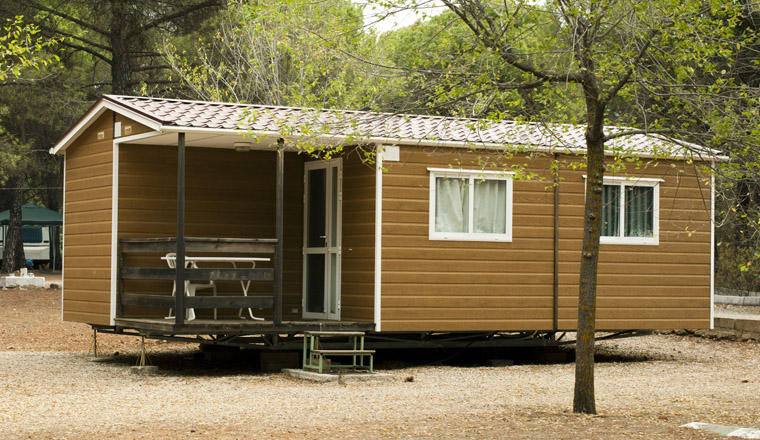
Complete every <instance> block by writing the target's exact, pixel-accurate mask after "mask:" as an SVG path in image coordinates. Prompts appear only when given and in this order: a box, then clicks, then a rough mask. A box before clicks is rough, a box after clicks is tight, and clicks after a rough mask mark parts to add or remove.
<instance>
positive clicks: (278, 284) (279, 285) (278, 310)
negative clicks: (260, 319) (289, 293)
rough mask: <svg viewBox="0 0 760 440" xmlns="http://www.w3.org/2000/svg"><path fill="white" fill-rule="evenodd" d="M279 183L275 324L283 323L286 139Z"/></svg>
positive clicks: (280, 142) (281, 149)
mask: <svg viewBox="0 0 760 440" xmlns="http://www.w3.org/2000/svg"><path fill="white" fill-rule="evenodd" d="M277 144H278V147H277V185H276V188H277V189H276V197H275V233H276V235H277V244H276V245H275V250H274V325H275V326H278V325H280V324H282V260H283V255H282V252H283V243H282V239H283V211H284V206H285V205H284V192H285V148H284V144H285V141H284V139H282V138H280V139H278V140H277Z"/></svg>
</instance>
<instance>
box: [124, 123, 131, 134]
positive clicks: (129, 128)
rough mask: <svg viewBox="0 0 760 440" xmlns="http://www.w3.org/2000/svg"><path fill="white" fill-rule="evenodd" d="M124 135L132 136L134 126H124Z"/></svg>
mask: <svg viewBox="0 0 760 440" xmlns="http://www.w3.org/2000/svg"><path fill="white" fill-rule="evenodd" d="M124 134H125V135H126V134H132V126H131V125H125V126H124Z"/></svg>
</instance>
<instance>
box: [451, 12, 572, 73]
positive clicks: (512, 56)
mask: <svg viewBox="0 0 760 440" xmlns="http://www.w3.org/2000/svg"><path fill="white" fill-rule="evenodd" d="M442 2H443V4H444V5H446V7H447V8H449V9H450V10H451V11H452V12H454V13H455V14H456V15H457V16H459V18H460V19H461V20H462V22H464V24H465V25H467V27H469V28H470V30H471V31H472V32H473V33H474V34H475V36H476V37H477V38H478V39H479V40H480V41H481V42H482V43H483V45H484V46H485V47H487V48H489V49H491V50H493V51H494V52H496V53H497V54H498V55H499V57H501V59H503V60H504V61H506V62H507V64H509V65H511V66H513V67H515V68H517V69H519V70H521V71H523V72H525V73H529V74H531V75H533V76H535V77H536V78H538V79H540V80H542V81H543V82H574V83H581V82H583V76H582V75H581V74H579V73H574V72H567V73H558V72H546V71H543V70H540V69H539V68H538V67H536V66H534V65H532V64H530V63H528V62H526V61H523V60H522V59H521V58H520V56H519V55H518V54H516V53H515V52H514V50H513V49H512V48H511V47H509V46H507V45H506V44H504V43H505V42H504V41H503V40H502V39H499V38H496V32H495V30H494V31H493V32H490V31H488V30H487V29H486V28H485V26H483V25H481V24H479V22H480V20H481V19H482V20H486V21H487V22H489V23H490V25H493V22H492V21H491V20H490V19H488V18H487V17H484V16H483V17H478V16H477V15H474V14H478V12H476V10H475V7H476V5H479V6H481V8H482V4H481V3H480V2H475V3H474V4H473V3H472V2H468V1H465V0H463V1H462V2H461V3H462V4H463V5H464V9H468V11H466V10H464V9H463V8H461V7H458V6H456V5H455V4H454V3H453V2H452V0H442ZM468 6H469V7H468ZM481 13H482V12H481ZM483 14H484V13H483ZM484 15H485V14H484ZM471 18H472V19H474V20H476V21H477V22H473V20H472V19H471ZM484 32H488V34H486V33H484Z"/></svg>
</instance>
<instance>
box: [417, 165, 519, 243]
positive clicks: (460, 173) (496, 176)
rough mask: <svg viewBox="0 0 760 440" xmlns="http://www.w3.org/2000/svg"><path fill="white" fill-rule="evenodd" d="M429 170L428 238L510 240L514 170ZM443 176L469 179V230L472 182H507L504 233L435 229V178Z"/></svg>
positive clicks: (473, 195)
mask: <svg viewBox="0 0 760 440" xmlns="http://www.w3.org/2000/svg"><path fill="white" fill-rule="evenodd" d="M428 171H429V172H430V204H429V209H430V210H429V215H428V218H429V221H430V222H429V223H430V224H429V233H428V237H429V239H430V240H451V241H497V242H511V241H512V182H513V180H514V175H515V173H514V172H508V171H490V170H488V171H485V170H462V169H449V168H428ZM439 177H443V178H456V179H469V180H470V185H469V191H470V197H469V214H470V217H469V218H470V219H471V221H470V230H471V231H472V228H473V227H474V223H475V222H474V221H472V219H474V215H473V211H474V206H475V190H474V184H476V182H477V181H479V180H501V181H504V182H506V183H507V190H506V198H507V202H506V212H505V229H506V233H504V234H488V233H483V232H439V231H436V230H435V212H436V209H435V208H436V206H435V201H436V197H435V196H436V194H435V187H436V185H435V179H437V178H439Z"/></svg>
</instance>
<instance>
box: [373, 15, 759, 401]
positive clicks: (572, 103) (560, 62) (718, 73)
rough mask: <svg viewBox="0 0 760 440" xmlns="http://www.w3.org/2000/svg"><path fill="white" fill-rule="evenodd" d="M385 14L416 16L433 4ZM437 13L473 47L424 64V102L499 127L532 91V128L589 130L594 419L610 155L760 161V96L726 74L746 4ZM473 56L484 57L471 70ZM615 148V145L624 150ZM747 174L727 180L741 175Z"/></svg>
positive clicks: (586, 335)
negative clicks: (727, 154)
mask: <svg viewBox="0 0 760 440" xmlns="http://www.w3.org/2000/svg"><path fill="white" fill-rule="evenodd" d="M381 3H383V4H384V5H385V6H389V5H394V4H395V5H399V4H407V5H411V6H413V7H421V6H423V5H426V4H429V3H430V2H429V1H423V0H412V1H407V2H395V1H383V2H381ZM442 3H443V4H444V5H445V6H446V7H447V8H448V9H449V10H450V11H451V12H452V13H453V14H454V15H455V16H456V17H458V21H457V22H455V24H454V25H453V26H456V27H460V28H461V27H462V26H464V27H465V28H466V29H468V30H469V32H470V40H469V41H470V42H471V43H469V44H465V45H463V46H462V47H456V46H454V45H452V46H449V47H454V48H455V49H456V50H454V51H452V53H456V54H457V56H461V58H460V59H462V60H464V61H465V62H463V63H461V64H455V63H449V62H444V63H439V64H436V63H437V61H436V62H434V63H432V64H431V63H428V64H425V67H432V68H433V70H431V71H427V72H425V74H426V75H427V74H430V73H435V74H436V75H437V78H436V81H437V85H436V86H435V87H434V88H431V87H429V86H427V83H421V84H423V85H425V86H427V87H428V88H429V89H431V90H435V93H434V98H433V99H432V100H431V101H428V102H429V103H431V102H432V104H433V105H434V106H436V105H438V104H439V103H447V104H450V103H455V104H456V105H459V106H461V105H464V104H466V103H468V101H472V102H469V103H474V104H475V106H474V107H473V112H472V114H475V115H481V114H482V115H484V116H486V117H488V118H491V119H494V120H499V119H503V118H504V117H505V116H510V115H509V113H510V112H514V106H515V105H516V104H515V101H514V98H513V97H514V93H512V94H510V93H504V92H505V90H506V91H509V90H522V91H531V95H530V97H531V99H532V100H535V102H537V103H538V105H532V108H530V112H529V118H530V119H531V120H533V121H540V122H556V121H558V120H561V121H564V122H570V123H581V124H583V125H585V126H586V134H585V137H586V153H585V156H584V157H583V160H584V161H585V166H586V168H587V170H588V171H587V173H588V180H587V185H586V207H585V214H584V228H583V231H584V232H583V233H584V236H583V249H582V252H581V256H580V257H581V258H580V260H581V269H580V285H579V306H578V344H577V349H576V384H575V385H576V388H575V391H576V392H575V400H574V404H573V408H574V411H576V412H584V413H594V412H595V411H596V406H595V401H594V381H593V350H594V333H595V316H596V311H595V309H596V277H597V264H598V258H599V237H600V224H599V219H600V217H601V209H602V203H601V193H602V182H603V176H604V173H605V170H606V167H607V166H606V165H605V154H613V155H614V159H615V163H613V164H612V166H613V167H614V168H622V167H624V166H626V165H627V164H630V163H633V164H634V165H636V164H638V163H639V162H640V160H639V157H638V155H637V153H636V152H635V151H634V150H633V149H632V148H631V146H630V145H627V144H626V142H625V139H626V138H627V137H628V136H630V135H633V134H640V133H646V134H657V135H659V136H664V137H668V138H670V139H672V140H673V141H674V142H676V144H677V145H679V146H680V147H681V149H682V151H655V152H651V153H652V155H653V156H654V160H656V159H657V158H659V157H664V156H668V155H672V154H679V153H680V154H685V155H687V156H688V155H691V156H694V157H697V158H702V159H708V160H709V159H711V158H712V156H714V150H711V149H709V148H707V147H726V146H727V144H728V146H729V148H730V149H734V148H736V147H737V146H739V145H741V146H742V148H746V151H745V152H744V153H745V155H747V156H751V155H753V154H756V152H758V151H760V149H758V148H757V146H758V145H760V139H759V138H758V130H757V129H756V128H755V125H754V119H755V118H754V117H753V114H754V113H755V112H756V110H755V109H756V108H757V104H758V96H759V95H760V94H758V90H757V88H753V87H747V86H742V85H740V84H739V83H738V81H737V79H736V77H735V76H733V75H731V72H732V69H733V66H735V65H736V64H737V63H736V61H737V59H738V58H740V57H741V54H742V53H746V49H748V48H750V47H752V45H753V44H754V43H755V38H756V34H755V33H753V32H750V31H747V30H746V29H742V26H741V23H742V18H743V16H744V15H743V13H744V12H745V11H746V9H745V8H744V5H743V4H742V3H741V2H739V1H728V2H726V1H722V0H721V1H718V0H702V1H681V0H651V1H645V2H628V1H622V0H550V1H546V2H535V1H531V0H511V1H509V0H508V1H493V0H442ZM441 20H445V19H444V18H442V19H441ZM450 23H454V22H451V21H450ZM452 32H459V31H458V30H456V29H455V30H454V31H452ZM439 33H440V32H439ZM442 35H444V36H445V37H447V35H446V34H442ZM428 40H430V39H429V38H428V39H423V40H422V41H423V42H427V41H428ZM456 40H457V43H459V42H460V40H459V39H456ZM475 43H476V44H475ZM407 52H411V51H408V50H407ZM470 53H477V54H479V56H478V57H473V58H470V59H468V58H467V56H468V55H469V54H470ZM460 54H464V56H462V55H460ZM481 54H482V55H481ZM745 58H746V57H745ZM480 60H483V62H478V61H480ZM446 61H448V60H446ZM744 64H746V63H744ZM412 65H414V63H412ZM488 86H490V88H489V87H488ZM439 91H440V93H439ZM473 92H475V93H476V94H475V95H472V94H471V93H473ZM471 96H477V99H475V100H472V99H470V97H471ZM522 96H523V95H521V97H522ZM440 97H442V98H440ZM510 99H512V100H513V101H509V100H510ZM504 100H506V102H504ZM494 102H495V103H496V104H493V103H494ZM526 102H527V101H526ZM483 103H486V104H487V105H486V104H483ZM435 111H440V110H439V109H437V108H435ZM455 112H457V113H461V112H462V109H461V108H459V109H456V110H455ZM612 125H616V126H621V127H624V128H615V129H613V128H611V127H610V126H612ZM547 127H548V128H550V129H553V130H557V129H558V126H556V125H555V126H552V125H547ZM612 140H618V142H617V146H613V145H612V143H611V142H610V141H612ZM684 140H688V141H691V143H686V142H683V141H684ZM734 151H736V150H734ZM739 151H743V150H739ZM756 159H757V157H754V158H753V160H756ZM629 161H631V162H629ZM703 163H706V164H709V163H710V162H703ZM708 167H709V166H706V167H704V168H708ZM745 168H746V167H735V168H729V169H732V170H733V171H734V172H735V173H736V174H741V172H742V171H741V170H743V169H745Z"/></svg>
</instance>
